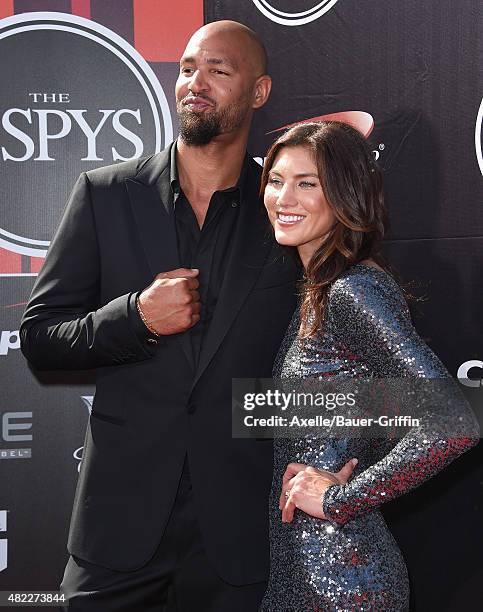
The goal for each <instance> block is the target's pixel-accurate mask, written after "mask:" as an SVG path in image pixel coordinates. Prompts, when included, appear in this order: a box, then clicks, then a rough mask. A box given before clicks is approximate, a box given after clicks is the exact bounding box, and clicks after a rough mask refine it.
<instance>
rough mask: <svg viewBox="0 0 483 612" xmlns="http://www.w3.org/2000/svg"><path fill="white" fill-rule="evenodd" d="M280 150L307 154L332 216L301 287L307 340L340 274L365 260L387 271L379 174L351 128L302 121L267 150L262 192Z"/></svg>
mask: <svg viewBox="0 0 483 612" xmlns="http://www.w3.org/2000/svg"><path fill="white" fill-rule="evenodd" d="M285 147H305V148H307V149H308V150H309V151H310V153H311V154H312V156H313V158H314V160H315V162H316V165H317V172H318V175H319V180H320V183H321V185H322V190H323V192H324V195H325V198H326V200H327V202H328V203H329V206H330V207H331V208H332V211H333V213H334V215H335V218H336V222H335V224H334V225H333V227H332V229H331V230H330V231H329V233H328V234H327V236H326V237H325V239H324V241H323V243H322V244H321V245H320V247H319V248H318V249H317V250H316V251H315V253H314V254H313V256H312V259H311V260H310V262H309V264H308V266H307V269H306V271H305V277H304V280H303V281H302V284H301V290H302V294H303V301H302V304H301V321H302V337H310V336H313V335H315V334H316V333H317V331H320V330H321V329H322V326H323V321H324V315H325V308H326V304H327V296H328V292H329V289H330V287H331V284H332V283H333V282H334V281H335V280H336V279H337V278H338V277H339V276H340V275H341V274H342V273H343V272H344V271H345V270H347V269H348V268H349V267H351V266H352V265H354V264H356V263H359V262H360V261H362V260H364V259H369V258H370V259H372V260H373V261H375V262H376V263H377V264H378V265H379V266H381V267H382V268H383V269H385V270H388V266H387V264H386V263H385V262H384V259H383V257H382V255H381V253H380V248H381V242H382V238H383V236H384V233H385V230H386V210H385V206H384V191H383V182H382V173H381V171H380V169H379V168H378V166H377V164H376V162H375V159H374V156H373V153H372V151H371V149H370V147H369V145H368V143H367V141H366V140H365V138H364V137H363V136H362V134H360V133H359V132H358V131H357V130H356V129H354V128H352V127H350V126H349V125H347V124H345V123H341V122H339V121H320V122H317V123H304V124H300V125H297V126H295V127H293V128H291V129H289V130H288V131H287V132H285V133H284V134H282V136H280V137H279V138H278V139H277V140H276V141H275V142H274V143H273V145H272V146H271V147H270V149H269V151H268V153H267V158H266V161H265V164H264V167H263V174H262V184H261V193H262V194H263V193H264V191H265V187H266V185H267V183H268V175H269V172H270V169H271V168H272V166H273V164H274V162H275V159H276V157H277V155H278V154H279V152H280V150H281V149H283V148H285ZM288 248H289V249H292V250H296V249H295V247H288ZM309 315H310V316H309Z"/></svg>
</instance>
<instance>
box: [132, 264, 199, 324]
mask: <svg viewBox="0 0 483 612" xmlns="http://www.w3.org/2000/svg"><path fill="white" fill-rule="evenodd" d="M198 274H199V270H196V269H190V268H178V269H177V270H170V271H168V272H161V273H160V274H158V275H156V277H155V278H154V281H153V282H152V283H151V284H150V285H149V287H146V289H144V291H143V292H142V293H141V294H140V295H139V298H138V303H139V307H140V309H141V311H142V313H143V315H144V317H145V319H146V321H147V322H148V325H149V326H150V328H151V329H153V330H154V331H155V332H156V333H157V334H159V335H163V336H167V335H169V334H178V333H179V332H183V331H186V330H187V329H189V328H190V327H193V325H195V324H196V323H198V321H199V320H200V310H201V304H200V294H199V293H198V291H197V290H198V287H199V282H198V280H197V278H196V277H197V276H198Z"/></svg>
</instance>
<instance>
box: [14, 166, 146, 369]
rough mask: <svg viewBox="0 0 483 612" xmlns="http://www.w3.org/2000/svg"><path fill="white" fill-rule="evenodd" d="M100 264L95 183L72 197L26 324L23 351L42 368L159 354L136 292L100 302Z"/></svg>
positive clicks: (79, 186) (83, 184) (80, 186)
mask: <svg viewBox="0 0 483 612" xmlns="http://www.w3.org/2000/svg"><path fill="white" fill-rule="evenodd" d="M100 265H101V264H100V260H99V249H98V244H97V233H96V227H95V219H94V215H93V211H92V204H91V198H90V185H89V179H88V177H87V175H86V174H85V173H83V174H81V175H80V177H79V179H78V181H77V183H76V185H75V186H74V189H73V191H72V193H71V196H70V198H69V201H68V203H67V207H66V209H65V212H64V214H63V217H62V220H61V222H60V225H59V227H58V229H57V231H56V233H55V236H54V238H53V240H52V243H51V245H50V248H49V251H48V253H47V257H46V259H45V262H44V265H43V266H42V269H41V271H40V273H39V276H38V278H37V281H36V283H35V285H34V288H33V290H32V294H31V296H30V300H29V302H28V305H27V308H26V311H25V313H24V315H23V317H22V322H21V326H20V340H21V349H22V352H23V354H24V355H25V357H26V358H27V359H28V360H29V361H30V362H31V363H32V364H33V365H34V366H35V367H36V368H37V369H41V370H51V369H64V370H71V369H91V368H95V367H100V366H110V365H115V364H120V363H129V362H135V361H141V360H144V359H149V358H150V357H151V356H152V355H153V354H154V352H155V349H156V345H155V342H154V341H153V340H151V342H149V340H150V338H149V332H148V331H147V329H145V328H143V323H142V321H141V320H140V319H139V317H138V315H137V312H136V310H135V297H136V294H135V293H128V294H126V295H122V296H120V297H117V298H115V299H113V300H112V301H110V302H108V303H107V304H105V305H101V304H100V303H99V293H100V292H99V283H100Z"/></svg>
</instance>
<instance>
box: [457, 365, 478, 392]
mask: <svg viewBox="0 0 483 612" xmlns="http://www.w3.org/2000/svg"><path fill="white" fill-rule="evenodd" d="M471 370H474V371H476V370H479V371H480V372H479V375H480V378H475V377H474V376H472V377H471V378H470V376H469V374H470V371H471ZM456 376H457V378H458V380H459V381H460V383H461V384H462V385H464V386H465V387H483V361H480V360H479V359H470V360H469V361H465V362H464V363H462V364H461V365H460V367H459V368H458V373H457V374H456Z"/></svg>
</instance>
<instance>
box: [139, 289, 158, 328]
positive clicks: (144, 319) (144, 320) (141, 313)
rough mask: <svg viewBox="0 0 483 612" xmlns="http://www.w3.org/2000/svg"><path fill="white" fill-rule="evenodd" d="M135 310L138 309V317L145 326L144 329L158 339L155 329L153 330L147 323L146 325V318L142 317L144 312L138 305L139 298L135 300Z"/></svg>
mask: <svg viewBox="0 0 483 612" xmlns="http://www.w3.org/2000/svg"><path fill="white" fill-rule="evenodd" d="M136 308H137V309H138V313H139V316H140V317H141V319H142V321H143V323H144V325H145V326H146V327H147V328H148V329H149V331H150V332H151V333H152V334H154V335H155V336H156V338H159V334H158V332H157V331H156V330H155V329H153V328H152V327H151V325H149V323H148V322H147V320H146V317H145V316H144V312H143V311H142V310H141V305H140V303H139V296H138V297H137V298H136Z"/></svg>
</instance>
